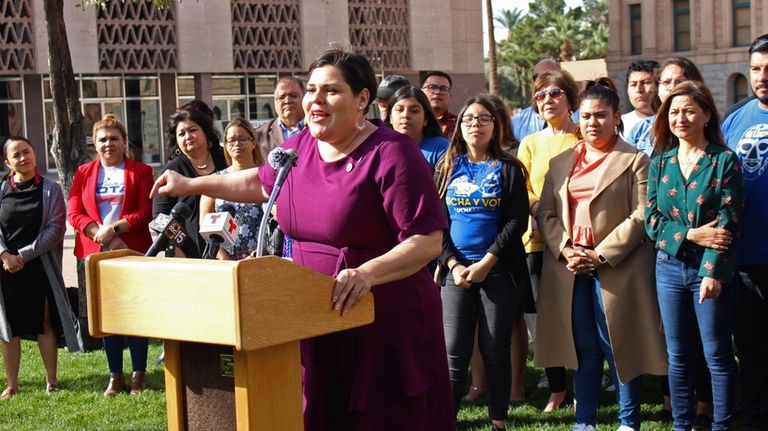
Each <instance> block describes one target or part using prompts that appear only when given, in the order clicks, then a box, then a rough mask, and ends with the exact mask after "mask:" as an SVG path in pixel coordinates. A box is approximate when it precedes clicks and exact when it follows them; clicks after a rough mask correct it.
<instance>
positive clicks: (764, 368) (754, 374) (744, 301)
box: [733, 264, 768, 430]
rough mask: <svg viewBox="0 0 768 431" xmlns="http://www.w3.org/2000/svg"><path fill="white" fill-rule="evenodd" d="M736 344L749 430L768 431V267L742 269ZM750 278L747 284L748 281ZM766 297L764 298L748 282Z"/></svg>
mask: <svg viewBox="0 0 768 431" xmlns="http://www.w3.org/2000/svg"><path fill="white" fill-rule="evenodd" d="M739 270H740V273H737V276H736V278H737V280H736V286H738V289H739V290H738V300H737V303H736V307H737V308H736V313H735V316H736V319H735V326H734V333H733V337H734V341H735V342H736V355H737V356H738V358H739V369H740V377H741V413H742V415H743V418H744V421H743V425H744V429H745V430H766V429H768V295H766V294H768V264H763V265H751V266H745V267H739ZM745 277H746V280H745ZM745 281H746V282H748V283H750V282H751V283H752V284H753V285H755V286H756V287H758V288H759V289H760V290H761V291H762V294H763V298H760V296H758V295H757V294H756V293H754V292H753V291H752V290H750V289H748V288H747V287H746V286H745V285H744V282H745Z"/></svg>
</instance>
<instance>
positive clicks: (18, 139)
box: [3, 136, 35, 160]
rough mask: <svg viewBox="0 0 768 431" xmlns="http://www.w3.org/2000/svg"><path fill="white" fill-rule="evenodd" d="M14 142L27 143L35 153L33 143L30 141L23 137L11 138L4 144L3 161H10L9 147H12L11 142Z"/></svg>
mask: <svg viewBox="0 0 768 431" xmlns="http://www.w3.org/2000/svg"><path fill="white" fill-rule="evenodd" d="M13 141H22V142H26V143H27V144H28V145H29V146H30V147H32V151H35V147H34V146H32V143H31V142H29V139H27V138H25V137H23V136H10V137H8V139H6V140H5V142H3V159H5V160H8V146H9V145H11V142H13Z"/></svg>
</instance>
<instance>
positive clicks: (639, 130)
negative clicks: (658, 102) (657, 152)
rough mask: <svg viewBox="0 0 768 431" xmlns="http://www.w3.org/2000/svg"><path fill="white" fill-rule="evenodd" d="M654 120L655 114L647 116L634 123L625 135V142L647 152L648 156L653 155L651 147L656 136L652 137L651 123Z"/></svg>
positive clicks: (654, 143)
mask: <svg viewBox="0 0 768 431" xmlns="http://www.w3.org/2000/svg"><path fill="white" fill-rule="evenodd" d="M655 122H656V116H655V115H654V116H651V117H648V118H646V119H644V120H642V121H640V122H639V123H637V124H635V127H633V128H632V130H630V131H629V134H628V135H627V143H628V144H629V145H632V146H633V147H635V148H637V149H638V150H640V151H642V152H644V153H645V154H648V157H651V156H653V147H654V146H656V138H654V137H653V123H655Z"/></svg>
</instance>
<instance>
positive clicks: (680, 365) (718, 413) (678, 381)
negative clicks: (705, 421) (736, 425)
mask: <svg viewBox="0 0 768 431" xmlns="http://www.w3.org/2000/svg"><path fill="white" fill-rule="evenodd" d="M690 263H691V264H687V263H686V262H683V261H681V260H678V259H677V258H675V257H674V256H670V255H669V254H667V253H665V252H663V251H659V252H658V253H657V255H656V293H657V295H658V298H659V306H660V309H661V319H662V322H663V323H664V336H665V339H666V341H667V355H668V356H669V394H670V397H671V398H672V416H673V417H674V424H675V430H690V429H691V427H692V426H693V418H694V413H695V409H694V402H695V400H694V397H693V374H694V369H695V355H696V342H695V341H694V340H695V337H697V336H698V335H697V333H696V327H697V326H698V329H699V334H700V336H701V344H702V346H703V348H704V358H705V359H706V361H707V367H708V368H709V372H710V374H711V376H712V402H713V406H714V417H713V419H714V421H713V423H712V430H713V431H719V430H728V429H731V425H730V424H731V420H732V418H733V411H734V400H735V393H736V392H735V391H736V362H735V360H734V357H733V347H732V345H731V322H730V318H729V313H730V306H731V304H730V303H731V301H730V296H731V290H732V286H731V285H723V291H722V293H721V294H720V297H719V298H715V299H707V300H705V301H704V303H703V304H699V286H700V285H701V277H700V276H699V275H698V272H699V266H698V265H694V264H693V263H695V262H690Z"/></svg>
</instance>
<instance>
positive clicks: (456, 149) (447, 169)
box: [435, 94, 527, 197]
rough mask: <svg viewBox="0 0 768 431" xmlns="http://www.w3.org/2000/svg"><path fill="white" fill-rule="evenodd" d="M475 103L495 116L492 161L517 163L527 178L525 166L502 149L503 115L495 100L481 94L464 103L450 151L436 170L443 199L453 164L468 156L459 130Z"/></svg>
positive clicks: (489, 153)
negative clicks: (461, 157) (466, 114)
mask: <svg viewBox="0 0 768 431" xmlns="http://www.w3.org/2000/svg"><path fill="white" fill-rule="evenodd" d="M475 103H477V104H478V105H481V106H482V107H483V108H485V109H486V110H487V111H488V112H490V113H491V115H493V136H491V142H490V145H489V146H488V155H489V156H490V159H492V160H506V161H508V162H512V163H515V164H516V165H517V166H518V167H520V169H521V170H522V172H523V175H524V176H527V174H526V170H525V167H524V166H523V164H522V163H520V161H519V160H518V159H517V158H516V157H514V156H511V155H509V154H508V153H507V152H505V151H504V148H503V147H502V139H503V137H502V135H503V133H504V132H503V131H504V126H503V125H502V124H501V121H502V118H503V115H499V113H498V111H497V109H496V105H495V104H494V103H493V100H491V98H490V96H488V95H486V94H480V95H477V96H475V97H471V98H469V100H467V101H466V102H464V106H462V108H461V112H460V113H459V124H458V127H457V128H456V130H455V131H454V133H453V137H452V138H451V143H450V144H449V145H448V150H447V151H446V153H445V156H444V157H443V159H442V162H439V163H438V165H437V166H436V168H435V170H437V171H438V172H439V181H438V184H437V189H438V191H439V192H440V196H441V197H444V196H445V192H446V190H447V189H448V181H449V180H450V178H451V174H452V173H453V164H454V162H455V160H456V158H457V157H458V156H460V155H462V154H467V142H466V141H465V140H464V134H463V133H462V132H461V130H459V128H460V127H462V126H461V118H462V117H463V116H464V112H465V111H466V110H467V108H469V107H470V106H472V105H474V104H475Z"/></svg>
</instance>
